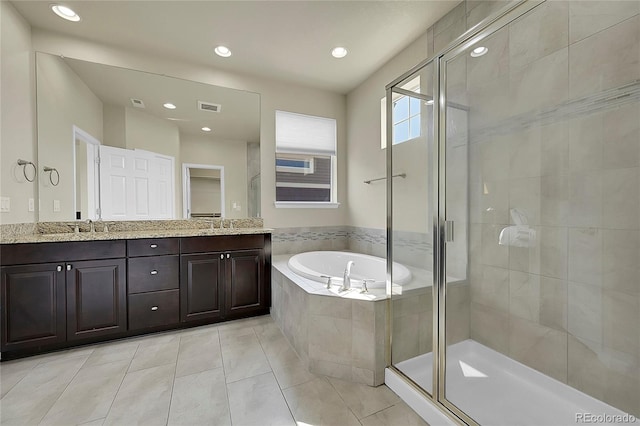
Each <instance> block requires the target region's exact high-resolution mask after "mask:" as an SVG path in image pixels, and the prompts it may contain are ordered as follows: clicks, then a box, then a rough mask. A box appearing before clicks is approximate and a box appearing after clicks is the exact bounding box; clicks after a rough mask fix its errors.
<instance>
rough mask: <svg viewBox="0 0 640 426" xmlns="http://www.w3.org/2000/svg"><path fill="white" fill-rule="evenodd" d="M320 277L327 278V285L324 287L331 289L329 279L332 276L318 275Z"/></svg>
mask: <svg viewBox="0 0 640 426" xmlns="http://www.w3.org/2000/svg"><path fill="white" fill-rule="evenodd" d="M320 278H326V279H327V286H326V287H325V288H326V289H331V280H332V279H333V277H330V276H329V275H320Z"/></svg>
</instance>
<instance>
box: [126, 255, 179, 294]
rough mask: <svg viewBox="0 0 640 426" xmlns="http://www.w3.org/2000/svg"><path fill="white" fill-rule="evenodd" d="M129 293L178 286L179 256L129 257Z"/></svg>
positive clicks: (168, 288)
mask: <svg viewBox="0 0 640 426" xmlns="http://www.w3.org/2000/svg"><path fill="white" fill-rule="evenodd" d="M127 276H128V278H129V294H131V293H144V292H148V291H158V290H170V289H174V288H178V286H179V280H180V273H179V258H178V256H150V257H134V258H131V259H129V268H128V274H127Z"/></svg>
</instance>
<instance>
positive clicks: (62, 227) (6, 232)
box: [0, 219, 273, 244]
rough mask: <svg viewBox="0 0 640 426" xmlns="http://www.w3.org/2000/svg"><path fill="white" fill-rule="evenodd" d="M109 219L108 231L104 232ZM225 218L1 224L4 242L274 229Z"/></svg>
mask: <svg viewBox="0 0 640 426" xmlns="http://www.w3.org/2000/svg"><path fill="white" fill-rule="evenodd" d="M105 223H106V224H107V225H108V229H109V230H108V231H107V232H103V231H104V228H103V226H104V225H105ZM233 224H234V227H233V228H231V220H229V219H225V220H224V225H225V226H224V227H223V228H220V226H219V225H220V220H219V219H216V220H215V221H214V227H213V228H212V227H211V221H208V222H207V221H202V220H173V221H138V222H96V232H90V231H89V228H88V226H89V225H88V224H87V223H82V222H80V223H78V225H80V226H79V231H80V232H73V229H74V227H75V226H76V223H75V222H39V223H35V224H34V223H31V224H15V225H2V226H0V231H1V232H0V244H23V243H52V242H67V241H106V240H133V239H142V238H172V237H173V238H177V237H207V236H216V235H252V234H269V233H271V232H272V231H273V230H272V229H269V228H264V227H263V226H262V225H263V223H262V219H237V220H233Z"/></svg>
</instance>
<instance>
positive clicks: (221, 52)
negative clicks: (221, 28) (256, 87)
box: [214, 46, 231, 58]
mask: <svg viewBox="0 0 640 426" xmlns="http://www.w3.org/2000/svg"><path fill="white" fill-rule="evenodd" d="M214 51H215V52H216V55H218V56H222V57H223V58H228V57H229V56H231V50H229V48H228V47H227V46H218V47H216V48H215V49H214Z"/></svg>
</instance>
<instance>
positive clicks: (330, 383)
mask: <svg viewBox="0 0 640 426" xmlns="http://www.w3.org/2000/svg"><path fill="white" fill-rule="evenodd" d="M326 379H327V382H329V386H331V387H332V388H333V390H334V391H335V392H336V394H337V395H338V398H340V400H342V402H343V403H344V406H345V407H347V410H349V412H350V413H351V414H353V417H354V418H355V419H356V420H357V421H358V423H360V424H362V422H361V421H360V419H359V418H358V416H357V415H356V413H354V412H353V410H352V409H351V407H350V406H349V403H348V402H347V401H346V400H345V399H344V398H343V397H342V394H340V391H338V388H336V387H335V386H334V385H333V382H332V381H331V378H329V377H328V376H327V377H326ZM338 380H340V379H338ZM363 419H364V417H363Z"/></svg>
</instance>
